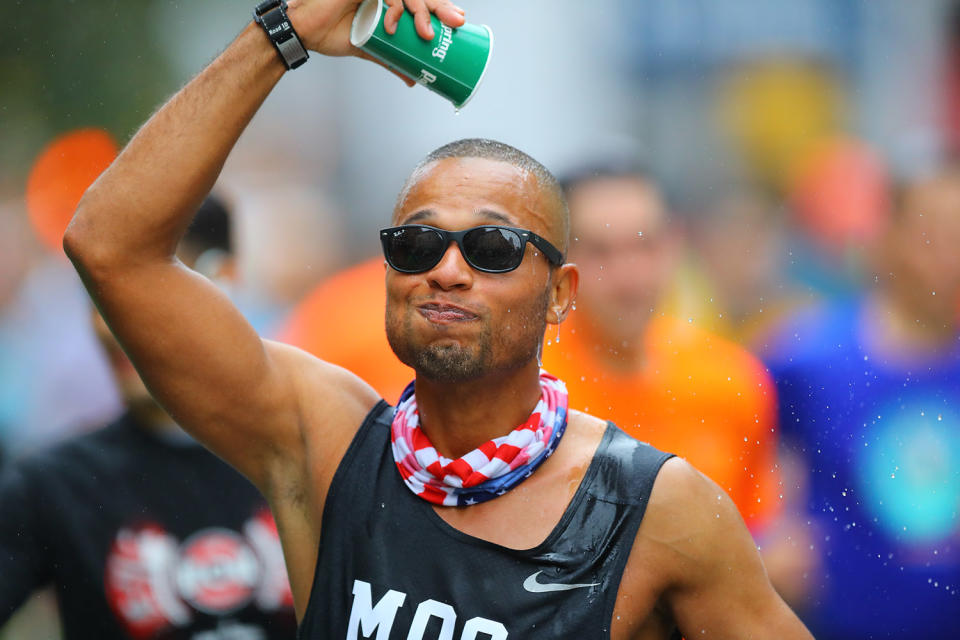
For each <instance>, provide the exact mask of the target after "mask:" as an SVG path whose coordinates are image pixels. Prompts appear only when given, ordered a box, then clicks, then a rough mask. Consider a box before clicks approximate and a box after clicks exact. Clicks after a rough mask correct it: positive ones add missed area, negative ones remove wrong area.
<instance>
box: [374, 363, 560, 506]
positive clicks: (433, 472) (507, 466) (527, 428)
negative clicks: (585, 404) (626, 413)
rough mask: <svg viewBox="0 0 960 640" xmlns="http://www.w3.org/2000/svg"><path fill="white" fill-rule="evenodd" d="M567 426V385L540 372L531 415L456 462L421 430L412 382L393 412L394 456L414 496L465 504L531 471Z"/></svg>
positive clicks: (500, 492)
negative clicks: (536, 400) (511, 429)
mask: <svg viewBox="0 0 960 640" xmlns="http://www.w3.org/2000/svg"><path fill="white" fill-rule="evenodd" d="M566 428H567V387H566V385H565V384H563V382H561V381H560V380H558V379H557V378H555V377H553V376H552V375H550V374H549V373H547V372H546V371H544V370H543V369H541V370H540V401H539V402H538V403H537V406H536V407H535V408H534V409H533V413H531V414H530V418H529V419H527V421H526V422H524V423H523V424H521V425H520V426H519V427H517V428H516V429H514V430H513V431H511V432H510V433H509V434H507V435H505V436H501V437H499V438H494V439H493V440H490V441H488V442H486V443H485V444H482V445H480V446H479V447H477V448H476V449H474V450H473V451H471V452H470V453H468V454H466V455H464V456H463V457H461V458H457V459H456V460H451V459H449V458H445V457H443V456H441V455H440V454H438V453H437V450H436V449H434V448H433V445H432V444H430V440H428V439H427V436H426V434H425V433H424V432H423V430H422V429H420V412H419V411H417V397H416V395H414V383H413V382H411V383H410V384H409V385H407V388H406V389H405V390H404V391H403V394H402V395H401V396H400V401H399V402H398V403H397V409H396V412H395V413H394V416H393V425H392V427H391V440H392V443H393V459H394V461H395V462H396V463H397V468H398V469H399V470H400V475H401V476H402V477H403V481H404V482H405V483H406V484H407V487H409V488H410V490H411V491H413V492H414V493H415V494H416V495H418V496H420V497H421V498H423V499H424V500H426V501H428V502H432V503H433V504H440V505H446V506H459V507H462V506H467V505H471V504H477V503H478V502H486V501H487V500H492V499H493V498H496V497H497V496H502V495H503V494H505V493H506V492H507V491H509V490H510V489H512V488H513V487H515V486H517V485H518V484H520V483H521V482H523V481H524V480H525V479H526V478H529V477H530V476H531V475H533V472H534V470H535V469H536V468H537V467H539V466H540V465H541V464H542V463H543V461H544V460H546V459H547V458H548V457H549V456H550V455H551V454H552V453H553V451H554V450H555V449H556V448H557V445H558V444H560V437H561V436H562V435H563V432H564V430H565V429H566Z"/></svg>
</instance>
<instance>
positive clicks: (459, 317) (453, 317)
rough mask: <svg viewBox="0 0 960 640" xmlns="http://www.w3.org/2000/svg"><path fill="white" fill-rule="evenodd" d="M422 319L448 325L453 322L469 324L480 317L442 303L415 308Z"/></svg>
mask: <svg viewBox="0 0 960 640" xmlns="http://www.w3.org/2000/svg"><path fill="white" fill-rule="evenodd" d="M417 311H419V312H420V315H422V316H423V317H424V318H426V319H427V320H429V321H430V322H433V323H435V324H448V323H453V322H469V321H471V320H477V319H478V318H479V317H480V316H478V315H477V314H475V313H474V312H472V311H470V310H468V309H464V308H463V307H458V306H457V305H453V304H447V303H442V302H428V303H427V304H422V305H420V306H418V307H417Z"/></svg>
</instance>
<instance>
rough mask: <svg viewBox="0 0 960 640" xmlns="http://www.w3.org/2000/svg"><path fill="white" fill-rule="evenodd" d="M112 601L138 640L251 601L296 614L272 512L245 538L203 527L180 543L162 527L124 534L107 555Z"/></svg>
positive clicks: (248, 526)
mask: <svg viewBox="0 0 960 640" xmlns="http://www.w3.org/2000/svg"><path fill="white" fill-rule="evenodd" d="M104 582H105V586H106V595H107V601H108V602H109V603H110V605H111V607H112V608H113V610H114V612H115V613H116V615H117V617H118V619H119V620H120V621H121V623H122V624H123V625H124V627H125V628H126V629H127V632H128V633H129V634H130V635H131V636H132V637H134V638H137V639H146V638H155V637H157V634H158V633H159V632H162V631H163V630H165V629H168V628H171V627H175V628H184V627H187V626H188V625H190V624H191V622H192V621H193V619H194V614H195V612H196V611H201V612H203V613H207V614H211V615H225V614H229V613H231V612H233V611H237V610H239V609H242V608H243V607H246V606H247V605H249V604H250V603H251V602H254V603H255V604H256V606H257V607H258V608H259V609H261V610H263V611H276V610H278V609H281V608H290V607H291V606H292V604H293V596H292V594H291V593H290V585H289V582H288V580H287V572H286V567H285V566H284V564H283V554H282V551H281V549H280V540H279V536H278V535H277V529H276V525H275V524H274V522H273V518H272V517H271V516H270V514H269V512H268V511H263V512H260V513H258V514H256V515H255V516H254V517H252V518H250V519H249V520H248V521H247V522H246V523H245V524H244V525H243V535H241V534H240V533H237V532H235V531H232V530H229V529H223V528H209V529H202V530H200V531H198V532H196V533H194V534H193V535H191V536H190V537H189V538H187V539H186V540H185V541H184V542H183V543H182V544H180V543H179V542H178V541H177V539H176V538H174V537H173V536H171V535H170V534H169V533H167V532H166V531H164V529H163V528H162V527H160V526H158V525H153V524H150V525H144V526H139V527H136V528H125V529H121V530H120V531H119V532H118V533H117V537H116V539H115V540H114V543H113V547H112V548H111V550H110V553H109V554H108V555H107V564H106V571H105V576H104Z"/></svg>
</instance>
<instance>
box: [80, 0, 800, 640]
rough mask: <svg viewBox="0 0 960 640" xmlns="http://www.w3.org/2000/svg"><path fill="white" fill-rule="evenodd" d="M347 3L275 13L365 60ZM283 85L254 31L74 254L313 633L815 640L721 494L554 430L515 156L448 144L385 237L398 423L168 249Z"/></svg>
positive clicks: (546, 188) (221, 63)
mask: <svg viewBox="0 0 960 640" xmlns="http://www.w3.org/2000/svg"><path fill="white" fill-rule="evenodd" d="M355 8H356V2H352V1H348V0H329V1H328V0H313V1H309V0H304V1H303V2H300V3H297V4H295V5H294V6H291V7H290V13H289V19H290V22H291V23H292V24H293V27H294V28H295V30H296V32H297V33H299V37H300V38H301V39H302V41H303V43H304V44H305V45H306V47H307V48H309V49H311V50H313V51H317V52H320V53H324V54H329V55H347V54H351V53H352V54H356V53H357V51H356V50H355V49H353V48H352V47H351V46H350V45H349V44H348V43H349V40H348V32H349V28H350V23H351V20H352V17H353V13H354V11H355ZM408 8H409V9H410V10H411V11H412V13H413V15H414V22H415V24H416V29H417V33H418V34H419V35H420V37H422V38H425V39H428V38H432V37H433V36H434V35H435V34H434V32H433V28H432V27H431V26H430V23H429V17H430V11H431V10H432V11H433V12H434V13H435V14H436V15H437V17H438V18H439V19H440V20H442V21H443V22H444V23H445V24H447V25H448V26H450V27H457V26H459V25H461V24H462V23H463V14H462V12H461V11H460V10H458V9H456V8H455V7H454V6H453V5H451V4H449V3H448V2H446V1H445V0H443V1H431V2H427V3H425V2H422V1H421V2H417V1H416V0H411V1H410V2H409V3H408ZM403 11H404V7H403V6H402V5H401V4H400V3H399V2H396V3H394V4H393V6H392V7H391V8H390V9H389V11H387V13H386V18H385V19H386V23H387V27H386V28H387V30H388V31H390V32H392V31H393V30H394V29H395V28H396V23H397V19H398V18H399V17H400V15H401V14H402V13H403ZM290 49H291V47H289V46H288V47H286V50H287V51H288V52H289V50H290ZM288 62H289V61H288ZM284 71H285V64H284V63H283V62H282V61H281V60H280V59H278V56H277V50H275V49H274V48H272V47H271V44H270V42H269V40H268V38H267V37H265V35H264V32H263V31H262V30H261V29H260V27H259V25H256V24H252V25H250V26H249V27H248V28H247V29H245V30H244V31H243V33H242V34H241V35H240V36H239V37H238V38H237V39H236V40H235V41H234V42H233V43H232V44H231V45H230V46H229V47H228V48H227V49H226V51H225V52H224V53H223V54H222V55H221V56H220V57H219V58H217V60H216V61H214V62H213V63H212V64H211V65H210V66H209V67H207V68H206V69H205V70H204V71H203V72H202V73H201V74H200V75H198V76H197V77H196V78H195V79H194V80H192V81H191V82H190V83H189V84H188V85H187V86H186V87H185V88H184V89H183V90H182V91H181V92H180V93H178V94H177V95H176V96H175V97H174V98H172V99H171V101H170V102H169V103H168V104H167V105H165V106H164V107H163V108H162V109H161V110H160V111H159V112H158V113H157V114H156V115H155V116H154V117H153V118H151V120H150V121H149V122H148V123H147V124H146V125H145V126H144V127H143V129H142V130H141V131H140V132H139V133H138V134H137V135H136V136H135V137H134V139H133V140H131V142H130V144H129V145H128V146H127V148H126V149H125V150H124V151H123V153H121V155H120V157H119V158H118V160H117V162H116V163H115V164H114V165H113V166H112V167H111V168H110V169H108V170H107V171H106V172H105V173H104V174H103V176H101V178H100V179H99V180H98V182H97V184H96V185H95V186H94V187H92V188H91V190H90V191H88V192H87V194H86V195H85V196H84V199H83V201H82V202H81V205H80V206H79V208H78V210H77V214H76V216H75V218H74V220H73V222H72V224H71V227H70V229H69V230H68V232H67V234H66V236H65V238H64V246H65V248H66V250H67V252H68V255H70V257H71V259H72V260H73V261H74V263H75V264H76V266H77V268H78V269H79V271H80V272H81V273H82V276H83V278H84V280H85V282H86V283H87V285H88V286H89V288H90V291H91V292H92V293H93V295H94V296H95V297H96V300H97V304H98V306H99V307H100V309H101V311H102V312H103V313H104V315H105V317H106V318H107V321H108V323H109V324H110V326H111V329H112V330H113V332H114V333H115V334H116V335H117V336H118V338H119V339H120V341H121V343H122V344H123V345H124V347H125V349H126V351H127V352H128V353H129V354H130V355H131V357H132V359H133V361H134V362H135V363H136V364H137V367H138V369H139V371H140V372H141V374H142V375H143V376H144V378H145V380H146V381H147V383H148V385H149V387H150V389H151V391H152V392H153V394H154V395H155V396H156V397H157V398H158V399H159V400H160V401H161V402H162V403H163V404H164V405H165V406H166V407H168V409H169V410H170V411H171V413H172V415H174V416H175V417H176V418H177V420H178V422H179V423H180V424H182V425H184V427H185V428H187V429H188V430H190V431H191V432H192V433H194V434H195V435H196V436H197V437H198V438H199V439H201V440H202V441H204V442H205V443H206V444H207V445H208V446H210V447H211V448H212V449H213V450H214V451H216V452H217V453H218V454H219V455H221V456H222V457H223V458H225V459H226V460H228V461H229V462H230V463H231V464H233V465H234V466H235V467H236V468H238V469H239V470H240V471H241V472H243V473H244V474H245V475H246V476H247V477H249V478H250V479H251V480H252V481H253V482H254V484H256V485H257V486H258V487H259V488H260V489H261V491H262V492H263V493H264V495H265V496H266V497H267V500H268V501H269V502H270V504H271V507H272V509H273V513H274V516H275V517H276V519H277V524H278V528H279V531H280V535H281V540H282V542H283V546H284V553H285V558H286V562H287V569H288V573H289V575H290V580H291V586H292V590H293V594H294V601H295V604H296V608H297V611H298V614H299V616H300V619H301V626H300V633H301V636H302V637H310V638H343V637H346V638H355V637H361V636H362V637H371V636H374V635H376V637H378V638H381V639H384V638H403V637H407V638H422V637H424V634H425V633H426V630H427V629H428V628H432V629H434V631H433V633H439V636H440V637H442V638H453V637H459V638H464V639H468V638H469V639H472V638H478V637H491V638H497V639H498V640H499V639H502V638H507V637H508V636H509V637H513V638H519V637H525V638H536V637H544V638H546V637H549V638H556V637H589V636H603V637H607V636H610V637H615V638H626V637H668V636H669V635H670V634H671V633H672V632H673V631H674V630H675V629H677V628H679V629H680V630H681V631H683V632H684V633H686V634H688V635H690V636H694V635H699V636H701V637H747V636H753V637H761V636H765V637H778V638H808V637H809V635H808V634H807V633H806V630H805V629H804V628H803V626H802V625H801V624H800V622H799V621H798V620H797V619H796V618H795V617H794V616H793V614H792V613H791V612H790V610H789V609H788V608H787V607H786V605H784V604H783V602H782V601H781V600H780V599H779V598H778V597H777V595H776V594H775V592H774V591H773V590H772V588H771V587H770V585H769V583H768V582H767V579H766V576H765V575H764V573H763V568H762V564H761V563H760V561H759V558H758V556H757V554H756V550H755V549H754V547H753V544H752V542H751V540H750V537H749V535H748V534H747V531H746V529H745V527H744V526H743V524H742V521H741V520H740V518H739V516H738V515H737V513H736V509H735V508H734V507H733V505H732V503H731V502H730V501H729V500H728V499H727V498H725V496H724V495H723V492H722V491H720V490H719V489H718V488H717V487H716V485H714V484H713V483H711V482H709V481H708V480H706V479H705V478H704V477H703V476H701V475H699V474H698V473H697V472H696V471H694V470H693V469H692V468H691V467H690V466H689V465H687V464H686V463H684V462H683V461H681V460H677V459H670V460H667V458H668V456H666V455H664V454H661V453H659V452H657V451H655V450H653V449H652V448H650V447H647V446H644V445H641V444H639V443H637V442H636V441H633V440H630V439H629V438H627V437H626V436H625V435H623V434H622V432H619V431H617V430H615V429H613V428H612V427H611V428H608V427H607V425H606V423H604V422H603V421H602V420H599V419H597V418H594V417H592V416H588V415H586V414H582V413H570V414H569V420H567V418H568V414H567V412H566V406H565V395H566V394H565V392H564V390H563V387H562V384H561V383H559V382H557V381H556V380H555V379H552V378H551V377H550V376H548V375H541V374H540V371H539V366H538V363H537V353H538V351H539V347H540V343H541V340H542V336H543V331H544V327H545V324H546V323H548V322H549V323H551V324H557V323H559V322H560V321H561V320H562V318H563V317H564V316H565V315H566V313H567V310H568V309H569V308H570V306H571V304H572V302H573V297H574V295H575V293H576V286H577V271H576V267H575V266H574V265H570V264H563V255H562V252H563V250H564V249H565V248H566V236H567V229H566V216H565V207H564V204H563V198H562V194H561V193H560V192H559V190H558V189H557V187H556V185H555V183H554V182H553V181H552V178H551V177H550V174H549V172H547V171H546V170H545V169H543V168H542V166H540V165H539V163H536V162H535V161H534V160H532V159H531V158H529V157H527V156H526V155H525V154H522V153H520V152H518V151H516V150H515V149H512V148H511V147H507V146H506V145H502V144H499V143H493V142H488V141H466V142H462V143H454V144H452V145H448V146H447V147H446V148H442V149H440V150H438V151H437V152H435V153H434V154H432V155H431V156H429V157H428V159H427V160H426V161H425V162H423V163H422V164H421V165H420V166H419V167H418V168H417V169H416V170H415V171H414V173H413V175H412V176H411V177H410V179H409V180H408V182H407V184H406V185H405V187H404V189H403V190H402V192H401V194H400V197H399V198H398V201H397V206H396V210H395V212H394V214H393V220H392V223H391V224H392V225H393V226H392V227H390V228H388V229H384V230H383V231H381V241H382V243H383V245H384V252H385V256H386V257H387V260H388V261H389V262H390V265H391V266H390V268H389V269H388V270H387V274H386V289H387V313H386V325H387V335H388V336H389V338H390V342H391V345H392V346H393V348H394V350H395V351H396V352H397V354H398V356H399V357H400V359H401V360H402V361H404V362H405V363H407V364H408V365H409V366H412V367H413V368H414V369H415V370H416V387H415V393H413V391H414V388H413V387H411V388H410V390H409V391H408V392H405V393H404V396H403V397H402V398H401V402H400V404H399V406H398V408H397V410H396V411H394V410H393V409H392V408H390V407H389V406H387V405H386V404H385V403H381V402H379V400H378V397H377V395H376V393H375V392H374V391H373V390H372V388H371V387H369V386H368V385H367V384H366V383H364V382H363V381H362V380H360V379H358V378H357V377H356V376H354V375H353V374H351V373H349V372H348V371H345V370H343V369H340V368H338V367H335V366H333V365H329V364H326V363H324V362H321V361H318V360H316V359H315V358H313V357H312V356H309V355H307V354H306V353H304V352H302V351H299V350H297V349H294V348H292V347H288V346H285V345H281V344H277V343H271V342H268V341H263V340H261V339H260V338H259V337H258V336H257V335H256V334H255V333H254V332H253V331H252V330H251V329H250V327H249V326H248V325H247V324H246V323H245V322H244V321H243V319H242V317H241V316H240V315H239V314H238V313H237V312H236V311H235V310H234V309H233V307H232V306H231V305H230V304H229V302H228V301H227V300H226V299H225V298H223V297H222V296H219V295H218V294H217V292H216V289H215V288H213V287H211V286H210V285H209V284H208V283H206V282H205V281H204V280H203V279H202V278H199V277H198V276H196V275H195V274H193V273H191V272H190V271H189V270H187V269H185V268H184V267H183V266H182V265H180V264H178V263H177V262H176V261H175V260H174V259H173V258H172V247H173V246H175V243H176V237H177V235H178V233H179V230H180V229H181V228H183V226H184V224H185V222H184V220H185V218H186V216H187V212H188V211H189V210H190V208H191V206H193V204H194V202H196V201H198V200H199V198H200V197H201V196H202V194H203V192H204V191H205V190H206V189H208V188H209V187H210V186H211V184H212V182H213V181H214V180H215V178H216V176H217V172H218V170H219V168H220V167H221V166H222V164H223V162H224V160H225V159H226V157H227V154H228V153H229V151H230V148H231V147H232V146H233V144H234V143H235V142H236V140H237V137H238V136H239V135H240V133H241V132H242V131H243V129H244V127H245V126H246V124H247V122H248V121H249V119H250V117H251V116H252V115H253V113H254V112H255V111H256V109H257V107H258V106H259V105H260V104H261V102H262V101H263V100H264V99H265V98H266V96H267V95H268V94H269V92H270V90H271V89H272V88H273V86H274V85H275V84H276V83H277V82H278V81H279V80H280V78H281V77H282V76H283V74H284ZM344 304H349V300H345V301H344ZM185 354H190V357H189V358H187V357H184V355H185ZM531 410H533V411H532V412H531ZM515 425H520V426H519V427H516V428H515ZM511 429H512V430H513V431H511ZM564 433H565V434H566V435H565V436H563V441H562V444H561V443H560V436H561V434H564ZM551 451H552V452H553V455H552V456H548V455H547V454H548V453H549V452H551ZM595 452H596V455H595ZM591 461H593V463H591ZM661 466H662V468H661ZM654 479H655V480H656V485H655V486H653V485H654ZM578 487H580V488H578ZM648 497H649V504H647V503H648V500H647V498H648ZM491 498H492V499H491ZM454 505H457V506H454ZM645 508H646V515H645V516H644V509H645ZM641 517H642V518H643V522H642V524H641V522H640V519H641ZM437 628H439V631H437Z"/></svg>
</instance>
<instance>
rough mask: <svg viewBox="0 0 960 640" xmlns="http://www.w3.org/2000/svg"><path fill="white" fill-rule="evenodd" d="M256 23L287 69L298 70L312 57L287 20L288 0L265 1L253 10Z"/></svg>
mask: <svg viewBox="0 0 960 640" xmlns="http://www.w3.org/2000/svg"><path fill="white" fill-rule="evenodd" d="M253 19H254V21H255V22H256V23H257V24H259V25H260V26H261V27H263V30H264V32H266V34H267V37H268V38H270V42H272V43H273V46H274V47H276V49H277V53H279V54H280V59H281V60H283V64H284V65H286V67H287V69H296V68H297V67H299V66H300V65H302V64H303V63H304V62H306V61H307V58H309V57H310V55H309V54H308V53H307V50H306V48H304V46H303V43H302V42H300V36H298V35H297V32H296V31H294V29H293V25H292V24H290V19H289V18H287V2H286V0H265V1H264V2H261V3H260V4H258V5H257V7H256V8H255V9H254V10H253Z"/></svg>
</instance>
